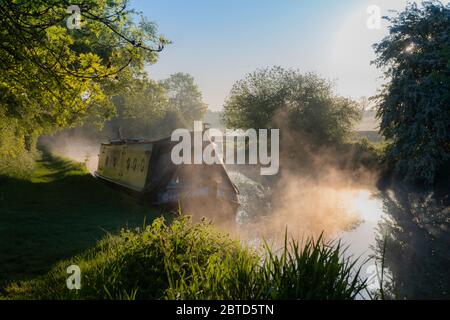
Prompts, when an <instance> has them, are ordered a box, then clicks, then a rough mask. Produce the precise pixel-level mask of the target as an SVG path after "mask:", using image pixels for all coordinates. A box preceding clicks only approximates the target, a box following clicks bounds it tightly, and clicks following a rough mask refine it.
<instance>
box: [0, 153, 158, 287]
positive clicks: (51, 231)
mask: <svg viewBox="0 0 450 320" xmlns="http://www.w3.org/2000/svg"><path fill="white" fill-rule="evenodd" d="M157 215H158V212H157V211H156V210H154V209H151V208H149V207H147V206H145V205H143V204H140V203H138V202H137V201H136V200H135V199H132V198H130V197H129V196H127V195H125V194H123V193H121V192H119V191H117V190H113V189H111V188H110V187H108V186H106V185H104V184H103V183H102V182H100V181H98V180H97V179H95V178H94V177H92V176H91V175H90V174H89V173H87V171H86V170H85V168H84V166H83V164H77V163H74V162H71V161H67V160H64V159H61V158H56V157H52V156H50V155H48V154H47V155H44V156H43V157H42V159H40V160H39V161H38V162H37V163H36V169H35V171H34V173H33V176H32V177H31V179H29V180H21V179H15V178H10V177H6V176H0V291H1V288H2V287H3V286H4V285H5V283H6V282H9V281H12V280H22V279H27V278H30V277H35V276H38V275H40V274H43V273H45V272H47V271H48V270H49V269H50V267H51V266H52V265H53V264H54V263H56V262H57V261H59V260H61V259H65V258H69V257H71V256H73V255H76V254H78V253H80V252H82V251H84V250H85V249H87V248H89V247H91V246H93V245H94V244H95V242H96V241H98V240H99V239H101V238H103V237H104V236H105V234H106V233H107V232H115V231H117V230H119V229H121V228H122V227H126V226H129V227H138V226H142V224H143V223H144V219H146V221H147V222H148V223H150V222H151V220H153V219H154V218H155V217H156V216H157Z"/></svg>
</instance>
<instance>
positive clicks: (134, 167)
mask: <svg viewBox="0 0 450 320" xmlns="http://www.w3.org/2000/svg"><path fill="white" fill-rule="evenodd" d="M136 167H137V159H136V158H134V160H133V171H136Z"/></svg>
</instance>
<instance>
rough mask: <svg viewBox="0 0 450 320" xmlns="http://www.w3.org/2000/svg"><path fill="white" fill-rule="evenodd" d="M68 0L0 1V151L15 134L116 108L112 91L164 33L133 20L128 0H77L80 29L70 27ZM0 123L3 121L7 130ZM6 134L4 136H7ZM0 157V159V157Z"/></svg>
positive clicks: (151, 57) (157, 47)
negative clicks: (158, 33) (10, 134)
mask: <svg viewBox="0 0 450 320" xmlns="http://www.w3.org/2000/svg"><path fill="white" fill-rule="evenodd" d="M71 4H72V3H69V2H68V1H59V0H58V1H57V0H37V1H19V0H14V1H5V0H1V1H0V8H1V12H2V15H1V18H0V27H1V28H0V29H1V31H0V43H1V45H0V61H1V63H0V70H1V72H0V122H1V123H0V126H1V130H0V134H1V136H0V140H1V141H2V142H0V152H1V155H2V158H4V157H5V158H6V157H9V156H8V154H11V153H14V154H15V155H14V156H18V155H19V154H20V153H24V152H26V151H31V150H30V149H32V147H33V146H31V147H30V148H27V146H25V149H22V150H14V148H11V147H10V145H11V144H13V145H14V142H13V141H12V138H11V137H8V134H9V133H14V136H15V137H16V138H17V140H16V143H15V146H16V147H15V148H16V149H17V148H19V147H20V146H21V144H22V142H21V141H23V140H28V142H27V143H29V142H30V141H31V140H33V139H35V138H36V137H37V136H38V135H39V134H41V133H43V132H46V133H48V132H52V131H54V130H57V129H60V128H65V127H70V126H75V125H78V124H80V123H81V121H82V120H83V119H84V118H86V116H88V115H91V116H92V117H93V118H95V117H96V118H97V119H99V122H103V121H104V119H105V118H106V119H107V118H110V117H111V116H112V115H113V114H114V112H115V111H114V107H113V104H112V101H111V96H113V95H115V94H116V93H117V92H120V89H121V84H122V82H123V81H127V80H128V79H130V78H133V77H136V76H139V75H140V74H141V72H142V70H143V66H144V63H154V62H155V61H156V59H157V56H158V52H160V51H161V50H162V49H163V47H164V45H165V44H167V43H168V41H167V40H166V39H164V38H163V37H160V36H158V35H157V34H156V27H155V25H154V24H152V23H150V22H148V21H146V20H145V19H142V20H141V21H140V22H139V23H135V22H133V19H132V18H133V14H134V12H133V11H131V10H129V9H127V6H128V1H127V0H123V1H122V0H119V1H108V0H100V1H97V0H96V1H94V0H81V1H78V2H77V5H78V7H79V8H80V10H81V12H80V13H81V19H82V22H81V29H79V30H78V29H69V28H68V26H67V25H66V23H67V21H68V19H69V18H70V16H69V14H68V13H67V9H68V7H69V5H71ZM5 127H8V129H7V130H6V129H5ZM8 138H9V139H10V140H11V141H10V142H7V143H5V142H3V141H4V140H6V139H8ZM2 161H5V160H4V159H2Z"/></svg>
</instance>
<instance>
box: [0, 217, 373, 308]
mask: <svg viewBox="0 0 450 320" xmlns="http://www.w3.org/2000/svg"><path fill="white" fill-rule="evenodd" d="M71 265H77V266H78V267H79V268H80V270H81V289H80V290H68V289H67V285H66V280H67V277H68V274H67V268H68V267H69V266H71ZM353 267H354V265H353V263H352V262H351V261H350V260H345V259H343V257H342V248H341V246H340V245H339V244H338V243H334V244H332V243H324V242H323V241H322V240H320V239H319V240H317V241H313V240H309V241H307V242H306V243H305V245H304V246H299V244H298V243H295V242H291V243H290V244H287V243H286V246H285V249H284V250H283V251H281V252H276V253H275V252H273V251H271V250H270V249H269V248H268V247H267V246H265V247H262V248H260V249H259V250H253V249H250V248H247V247H246V246H243V245H242V244H241V243H239V242H237V241H234V240H231V239H230V238H229V237H228V236H226V235H224V234H221V233H219V232H217V231H216V230H215V229H214V228H213V227H212V226H211V225H209V224H208V223H205V222H202V223H198V224H193V223H191V222H190V220H189V219H188V218H186V217H181V218H178V219H175V220H174V221H172V223H171V224H170V225H169V224H166V223H165V221H164V220H163V219H162V218H160V219H157V220H155V221H154V223H153V224H152V225H151V226H148V227H145V228H141V229H140V230H123V231H122V232H121V233H120V234H118V235H114V236H113V235H109V236H107V237H106V238H105V239H103V240H101V241H100V242H98V243H97V245H96V246H95V247H93V248H92V249H90V250H88V251H86V252H85V253H83V254H81V255H78V256H76V257H74V258H72V259H69V260H65V261H62V262H60V263H59V264H58V265H56V266H55V267H54V268H53V269H52V270H51V271H50V272H49V273H48V274H46V275H45V276H42V277H39V278H36V279H33V280H30V281H24V282H18V283H14V284H12V285H10V286H9V287H8V288H7V298H9V299H189V300H191V299H339V300H340V299H354V298H356V297H357V295H358V293H359V292H361V291H362V290H364V288H365V283H363V282H361V281H359V280H358V274H357V273H355V270H354V268H353Z"/></svg>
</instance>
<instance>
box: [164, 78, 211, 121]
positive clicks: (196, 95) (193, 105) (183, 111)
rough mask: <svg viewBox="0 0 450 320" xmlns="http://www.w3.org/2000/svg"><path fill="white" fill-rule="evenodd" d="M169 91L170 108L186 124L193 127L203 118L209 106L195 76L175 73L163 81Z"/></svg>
mask: <svg viewBox="0 0 450 320" xmlns="http://www.w3.org/2000/svg"><path fill="white" fill-rule="evenodd" d="M161 85H162V86H163V88H164V89H165V90H166V92H167V96H168V99H169V101H168V102H169V109H171V110H172V111H174V112H175V113H177V114H178V115H179V116H180V118H181V119H180V120H181V122H182V123H183V124H184V125H185V126H189V127H192V126H193V122H194V121H195V120H202V119H203V117H204V115H205V113H206V110H207V109H208V106H207V105H206V104H205V103H204V102H203V98H202V93H201V92H200V89H199V88H198V85H197V84H196V83H195V81H194V78H193V77H192V76H191V75H189V74H187V73H181V72H179V73H175V74H173V75H171V76H170V77H169V78H167V79H165V80H163V81H161Z"/></svg>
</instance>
